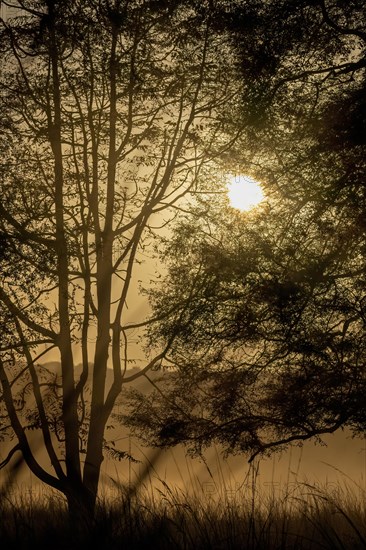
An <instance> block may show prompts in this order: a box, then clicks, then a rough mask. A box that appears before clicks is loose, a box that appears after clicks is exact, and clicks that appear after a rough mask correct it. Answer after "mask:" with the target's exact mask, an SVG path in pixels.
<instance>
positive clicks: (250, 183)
mask: <svg viewBox="0 0 366 550" xmlns="http://www.w3.org/2000/svg"><path fill="white" fill-rule="evenodd" d="M228 195H229V200H230V204H231V206H232V207H233V208H237V209H238V210H242V211H243V212H244V211H248V210H251V209H252V208H254V206H257V205H258V204H259V203H260V202H261V201H262V200H263V199H264V194H263V190H262V187H261V184H260V183H259V182H258V181H255V180H253V179H252V178H250V177H249V176H233V177H231V178H230V180H229V183H228Z"/></svg>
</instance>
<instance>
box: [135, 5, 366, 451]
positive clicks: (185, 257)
mask: <svg viewBox="0 0 366 550" xmlns="http://www.w3.org/2000/svg"><path fill="white" fill-rule="evenodd" d="M266 9H267V10H268V13H267V16H268V17H269V12H270V11H271V10H274V11H273V13H272V15H271V18H270V19H267V21H269V20H271V21H272V26H271V31H272V32H271V33H267V34H266V35H263V39H262V42H261V46H260V48H261V52H262V55H259V53H258V51H257V52H256V55H255V56H253V59H255V61H256V63H254V62H253V63H250V61H248V56H245V33H244V25H245V17H244V18H243V20H242V21H241V19H240V17H237V18H236V19H235V25H234V23H233V22H231V25H232V27H233V28H232V32H233V33H234V34H235V36H237V37H240V34H241V33H242V34H243V39H242V41H241V42H239V43H238V50H239V53H240V52H242V58H243V60H242V69H243V74H244V73H245V71H246V70H248V63H250V67H251V69H252V70H253V75H252V78H253V82H254V84H255V85H254V86H253V90H254V92H255V96H256V98H257V101H258V110H257V112H256V111H251V115H252V116H253V118H252V119H251V128H250V129H248V133H249V135H251V136H252V139H253V144H254V145H253V147H252V151H253V157H252V165H250V166H249V170H250V175H252V176H254V177H256V178H257V179H258V180H260V181H262V182H263V185H264V188H265V191H266V194H267V200H266V201H265V203H264V204H263V205H262V206H260V207H259V208H258V209H257V210H253V211H252V212H250V213H248V214H241V213H239V212H236V211H233V210H232V209H231V208H230V207H228V206H227V204H220V203H219V201H217V203H216V204H215V203H212V202H211V203H210V205H207V204H205V205H204V208H203V209H202V213H204V215H203V214H202V216H201V217H200V216H199V215H198V212H197V215H196V216H195V217H192V216H186V217H185V218H183V217H182V219H181V220H180V222H179V223H178V224H177V229H176V233H175V238H174V239H172V240H170V242H167V243H166V248H165V253H164V254H165V255H164V260H165V261H168V262H169V263H170V268H169V273H168V276H167V278H166V279H165V280H164V281H163V285H162V286H161V287H159V286H158V287H156V289H155V290H153V291H152V292H151V294H150V299H151V303H152V306H153V309H154V311H155V315H156V317H158V318H159V317H160V318H161V319H163V320H162V321H161V322H160V323H159V324H157V325H156V326H153V327H151V332H150V338H151V340H150V342H151V345H153V344H154V343H156V341H160V342H161V343H163V342H165V341H170V340H171V339H173V338H174V344H173V345H172V347H171V349H170V350H169V354H168V355H167V357H166V358H165V364H166V366H167V367H170V371H171V372H170V374H169V376H168V377H167V376H165V377H164V384H163V385H162V384H160V385H159V381H158V380H155V381H154V383H155V385H156V390H155V392H154V393H153V394H152V396H151V397H150V398H149V399H148V400H146V398H145V397H144V398H142V397H141V396H140V395H138V394H134V395H133V399H132V402H131V407H132V410H133V412H134V415H133V416H132V417H130V418H129V419H128V421H129V423H130V425H131V426H132V427H134V429H135V430H136V432H137V433H140V435H142V436H144V437H145V438H146V440H148V441H149V442H150V443H151V441H153V442H154V443H155V444H156V445H175V444H177V443H182V442H183V443H185V444H186V445H188V448H189V449H190V451H191V452H201V450H202V448H204V447H205V446H207V445H210V444H211V443H212V442H215V441H216V442H219V443H221V444H222V445H223V446H224V449H225V450H226V451H227V452H230V453H231V452H245V453H247V454H248V455H249V456H250V457H254V456H256V455H257V454H258V453H263V452H270V451H271V450H273V449H275V448H281V447H283V446H284V445H286V444H288V443H290V442H293V441H298V442H299V441H302V440H305V439H309V438H312V437H318V436H320V435H321V434H324V433H329V432H333V431H335V430H337V429H338V428H340V427H344V426H349V427H350V428H351V429H353V430H354V432H355V433H357V432H363V431H364V430H365V422H366V409H365V399H364V396H365V390H366V387H365V386H366V370H365V360H366V354H365V351H366V350H365V336H366V334H365V321H366V317H365V311H366V310H365V307H366V292H365V289H366V285H365V283H366V281H365V275H366V272H365V253H366V248H365V236H366V235H365V230H366V225H365V219H366V193H365V189H366V188H365V158H366V157H365V135H366V133H365V97H366V94H365V91H366V90H365V67H366V58H365V46H366V35H365V27H364V23H363V22H364V21H365V10H364V5H363V2H323V1H315V2H313V1H312V2H310V1H306V0H304V1H302V2H293V1H284V2H273V3H268V4H266ZM257 13H259V10H258V12H257ZM237 15H238V16H239V15H240V10H239V11H238V12H237ZM249 48H250V47H249ZM247 135H248V134H247ZM237 159H238V166H240V164H239V162H240V154H239V155H238V157H237ZM243 165H244V166H245V164H244V163H243ZM242 170H244V171H245V168H243V169H242ZM244 173H245V172H244ZM173 304H174V305H175V307H174V308H173V310H172V305H173Z"/></svg>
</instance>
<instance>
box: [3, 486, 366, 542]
mask: <svg viewBox="0 0 366 550" xmlns="http://www.w3.org/2000/svg"><path fill="white" fill-rule="evenodd" d="M255 482H256V480H255V477H253V479H252V480H251V484H249V486H248V485H246V486H245V488H244V487H243V488H242V489H240V490H235V491H232V490H230V487H224V488H222V487H221V492H220V491H217V492H216V493H215V494H208V495H207V494H206V495H203V494H202V492H199V491H198V490H197V491H194V492H193V493H192V492H190V493H188V492H186V491H184V490H178V489H174V488H172V487H170V486H169V485H168V484H167V483H166V482H165V481H164V480H161V479H160V480H158V488H157V489H156V490H153V489H152V484H151V481H150V482H148V483H147V484H146V485H144V486H143V487H140V488H139V490H138V491H135V492H130V493H128V492H127V491H126V490H125V489H123V487H122V486H120V487H119V488H118V493H117V495H116V496H115V498H114V499H113V500H111V499H109V500H107V499H101V501H100V503H99V506H98V510H97V514H96V519H95V522H94V524H93V525H92V526H91V527H90V530H89V532H88V533H87V534H86V535H84V536H83V538H82V539H81V538H80V536H77V534H76V533H75V532H73V531H72V530H71V529H70V527H69V526H68V519H67V511H66V507H65V504H64V502H63V501H62V500H61V499H60V497H57V496H56V495H55V494H49V495H48V496H47V497H45V495H42V496H41V495H40V496H39V497H36V496H34V495H33V496H30V495H27V494H24V493H23V494H22V493H19V494H18V495H17V496H16V497H14V496H13V497H12V498H10V496H8V497H4V496H3V500H2V502H1V504H0V514H1V518H0V547H1V548H2V549H3V550H12V549H14V550H15V549H16V550H23V549H24V550H28V549H31V548H35V549H37V550H40V549H43V548H44V549H46V548H47V549H50V550H59V549H60V550H61V549H62V550H63V549H65V550H66V549H67V550H74V549H75V550H76V549H77V550H82V549H84V548H85V549H86V548H88V549H89V548H90V547H91V546H93V547H97V548H100V549H108V550H115V549H116V550H117V549H120V550H123V549H129V550H132V549H136V550H137V549H138V550H140V549H141V550H143V549H145V548H146V549H147V548H149V549H162V550H163V549H164V550H165V549H167V550H168V549H169V550H170V549H174V550H181V549H182V550H183V549H184V550H188V549H192V550H193V549H194V550H201V549H202V550H203V549H204V550H206V549H207V550H208V549H212V550H221V549H222V550H226V549H229V550H239V549H240V550H244V549H245V550H246V549H248V550H262V549H263V550H272V549H273V550H274V549H276V550H279V549H296V550H307V549H329V550H343V549H350V550H351V549H352V550H358V549H366V498H365V497H366V495H365V492H364V491H363V490H361V489H360V487H357V486H356V487H353V486H352V485H350V484H349V485H347V484H344V485H342V486H340V485H339V486H338V487H337V488H335V489H333V490H332V491H331V492H329V491H327V490H326V489H325V488H320V487H318V486H314V485H311V484H308V483H297V484H296V485H294V484H291V485H290V486H289V487H287V488H286V489H285V490H284V491H283V492H282V493H281V494H280V495H274V494H272V495H270V494H268V492H267V493H262V492H261V491H260V490H259V489H258V488H257V487H256V483H255Z"/></svg>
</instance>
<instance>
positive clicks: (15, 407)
mask: <svg viewBox="0 0 366 550" xmlns="http://www.w3.org/2000/svg"><path fill="white" fill-rule="evenodd" d="M209 4H210V3H207V5H206V3H203V4H202V3H199V4H198V5H196V4H195V2H192V3H187V2H156V1H144V2H140V1H122V0H113V1H112V0H82V1H81V0H80V1H67V0H65V1H53V0H39V1H33V0H32V1H28V0H21V1H19V6H20V8H21V11H20V13H19V17H15V18H13V19H11V20H8V21H2V27H1V36H0V44H1V56H2V73H1V82H0V86H1V98H0V110H1V117H2V121H1V127H2V134H3V135H2V145H1V152H2V159H1V170H2V178H1V193H0V196H1V202H0V214H1V222H0V224H1V225H0V231H1V233H0V235H1V251H2V259H1V277H2V280H1V288H0V307H1V310H0V317H1V327H2V333H1V344H0V381H1V394H0V398H1V422H2V424H1V432H0V434H1V437H2V438H5V437H7V438H9V437H10V438H11V439H12V440H13V442H14V445H13V446H12V448H11V450H10V452H9V454H8V456H7V457H5V458H4V460H3V462H2V464H1V466H6V465H7V464H8V463H9V462H11V461H12V460H14V459H15V458H14V455H15V454H16V453H21V455H22V457H23V460H24V461H25V463H26V464H27V466H28V467H29V468H30V470H31V471H32V472H33V474H35V475H36V476H37V477H38V478H39V479H40V480H41V481H43V482H44V483H46V484H48V485H49V486H51V487H53V488H54V489H57V490H58V491H60V492H61V493H63V494H64V495H65V497H66V499H67V502H68V507H69V510H70V516H71V518H72V519H73V520H74V521H75V522H76V523H78V522H79V520H80V519H82V518H86V519H90V518H91V517H92V516H93V512H94V508H95V504H96V498H97V491H98V484H99V478H100V470H101V465H102V461H103V454H104V453H105V452H107V451H108V450H109V451H111V452H112V453H113V454H114V455H116V454H117V455H119V456H124V452H123V451H122V450H120V451H119V450H118V449H113V448H112V447H111V444H108V442H107V441H106V439H105V429H106V426H107V423H108V420H109V418H110V416H111V413H112V411H113V407H114V405H115V402H116V399H117V397H118V395H119V394H120V392H121V388H122V387H123V386H124V385H125V384H127V383H129V382H131V381H133V380H134V379H135V378H136V377H137V376H142V375H143V374H144V373H146V372H147V371H148V370H149V369H151V368H153V367H155V366H156V365H158V364H160V363H161V361H162V360H163V359H164V357H165V356H166V354H167V352H168V351H169V349H170V348H171V346H172V343H173V340H174V338H172V339H171V338H168V339H167V341H166V342H165V343H164V345H163V346H162V347H161V348H160V349H159V350H158V351H157V352H156V353H155V354H153V353H152V352H150V351H147V353H146V355H144V356H143V357H142V358H141V352H142V351H143V349H142V348H141V350H140V352H139V353H140V354H139V357H137V358H136V357H135V350H136V348H135V347H134V345H135V340H136V331H137V330H138V329H141V328H143V327H144V325H145V323H146V322H147V323H148V322H149V313H146V315H145V314H144V312H142V313H141V317H140V318H134V319H132V320H131V319H129V317H128V315H129V311H128V307H131V306H132V308H133V306H134V301H135V300H136V295H137V285H138V280H139V279H140V278H142V279H143V280H144V282H143V284H148V278H149V275H147V274H144V272H143V271H141V268H140V269H139V270H137V269H138V268H139V266H140V265H141V264H142V262H143V261H144V260H145V259H146V256H148V255H149V250H150V249H152V248H153V243H154V235H155V233H159V231H160V230H164V228H165V227H166V226H167V224H169V223H170V221H171V220H172V219H173V218H174V216H175V215H176V212H177V211H178V209H179V208H186V209H187V208H188V207H189V200H188V199H187V198H189V197H192V196H194V195H195V194H197V193H198V192H199V193H203V194H204V193H206V192H210V191H212V190H214V189H216V187H217V186H220V185H221V187H222V184H221V182H218V176H217V170H218V162H219V161H220V159H221V158H222V157H223V156H224V155H228V153H229V151H230V149H231V148H232V147H233V145H234V143H235V142H236V140H237V139H238V137H239V136H240V134H241V132H242V127H241V125H240V124H238V120H240V112H239V99H238V97H239V94H240V93H241V91H242V90H241V87H240V86H238V73H237V63H236V62H235V57H234V54H233V51H232V45H231V42H230V40H229V34H228V32H226V31H225V30H224V29H221V30H219V29H217V28H214V24H213V18H212V11H211V9H209ZM215 186H216V187H215ZM184 197H186V199H185V202H184V201H183V199H184ZM182 201H183V202H182ZM151 269H153V268H151ZM136 270H137V271H136ZM148 270H150V268H147V271H148ZM50 351H53V353H54V354H55V353H56V355H54V356H53V357H56V361H58V362H59V365H60V372H59V373H58V372H56V370H53V369H52V368H51V367H50V366H49V365H48V366H47V365H45V364H44V361H47V358H48V357H49V353H50ZM135 359H136V360H137V359H139V360H140V363H138V364H137V366H139V367H140V369H139V371H136V372H135V373H134V374H130V372H129V370H128V367H129V366H130V365H135V366H136V362H134V360H135ZM80 362H81V367H80V366H79V364H80ZM109 367H110V368H111V369H112V371H113V381H112V383H111V384H110V385H109V384H107V381H106V380H107V377H106V375H107V369H108V368H109ZM30 430H32V431H30ZM35 431H36V432H37V433H38V434H39V435H40V437H39V439H40V440H41V441H42V444H43V447H44V449H45V451H46V453H47V457H48V459H49V460H48V464H47V465H45V464H44V463H41V462H39V460H38V459H37V456H36V454H35V449H34V446H32V438H31V436H30V434H31V433H34V432H35Z"/></svg>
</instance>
